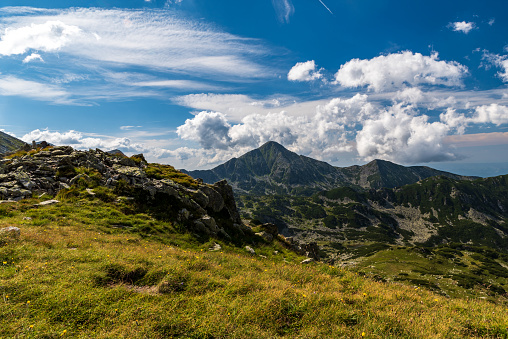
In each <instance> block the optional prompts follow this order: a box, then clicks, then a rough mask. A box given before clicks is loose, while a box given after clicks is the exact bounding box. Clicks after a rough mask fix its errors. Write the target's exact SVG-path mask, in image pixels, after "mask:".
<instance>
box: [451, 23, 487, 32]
mask: <svg viewBox="0 0 508 339" xmlns="http://www.w3.org/2000/svg"><path fill="white" fill-rule="evenodd" d="M493 23H494V22H492V24H493ZM489 24H490V22H489ZM490 25H491V24H490ZM449 26H450V27H451V29H452V30H454V31H455V32H462V33H464V34H467V33H469V32H470V31H471V30H473V29H475V28H476V24H475V23H474V22H466V21H460V22H451V23H450V25H449ZM491 26H492V25H491Z"/></svg>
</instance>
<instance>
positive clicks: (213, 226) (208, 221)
mask: <svg viewBox="0 0 508 339" xmlns="http://www.w3.org/2000/svg"><path fill="white" fill-rule="evenodd" d="M199 221H201V222H202V223H203V224H204V225H205V226H206V228H208V229H209V230H210V232H211V233H212V234H217V232H218V231H219V227H217V223H216V222H215V219H214V218H212V217H211V216H209V215H205V216H203V217H202V218H201V219H199Z"/></svg>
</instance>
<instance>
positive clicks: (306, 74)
mask: <svg viewBox="0 0 508 339" xmlns="http://www.w3.org/2000/svg"><path fill="white" fill-rule="evenodd" d="M322 77H323V75H322V74H321V73H320V72H319V71H316V63H315V62H314V60H310V61H306V62H299V63H297V64H296V65H294V66H293V67H292V68H291V70H290V71H289V73H288V80H291V81H312V80H317V79H320V78H322Z"/></svg>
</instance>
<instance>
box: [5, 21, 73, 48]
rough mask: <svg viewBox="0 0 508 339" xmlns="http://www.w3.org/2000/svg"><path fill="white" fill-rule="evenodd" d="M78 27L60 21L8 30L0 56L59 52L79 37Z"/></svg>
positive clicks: (6, 30)
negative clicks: (33, 52) (34, 52)
mask: <svg viewBox="0 0 508 339" xmlns="http://www.w3.org/2000/svg"><path fill="white" fill-rule="evenodd" d="M80 31H81V30H80V29H79V27H77V26H73V25H67V24H65V23H63V22H61V21H59V20H51V21H46V22H45V23H43V24H31V25H30V26H24V27H20V28H9V27H8V28H6V29H5V32H4V34H3V35H2V36H1V41H0V54H1V55H13V54H24V53H26V52H27V51H29V50H38V51H45V52H50V51H57V50H60V49H61V48H62V47H63V46H65V45H66V44H67V43H68V42H69V41H70V40H71V39H72V38H75V37H77V36H78V35H79V33H80Z"/></svg>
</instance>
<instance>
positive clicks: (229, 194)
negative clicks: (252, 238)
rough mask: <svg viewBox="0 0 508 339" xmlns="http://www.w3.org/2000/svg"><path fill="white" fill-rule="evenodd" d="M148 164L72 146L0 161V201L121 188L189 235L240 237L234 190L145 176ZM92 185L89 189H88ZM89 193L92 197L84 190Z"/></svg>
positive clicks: (224, 185)
mask: <svg viewBox="0 0 508 339" xmlns="http://www.w3.org/2000/svg"><path fill="white" fill-rule="evenodd" d="M148 167H149V165H148V164H147V162H146V160H145V159H144V157H143V156H142V155H136V156H132V157H130V158H128V157H125V156H122V155H118V154H116V153H115V154H108V153H106V152H103V151H101V150H99V149H97V150H90V151H77V150H74V149H73V148H72V147H68V146H60V147H48V148H45V149H43V150H41V151H40V152H36V153H33V154H30V155H25V156H22V157H15V158H12V159H3V160H0V199H3V200H8V201H19V200H21V199H24V198H30V197H32V196H34V195H41V194H49V195H51V196H55V195H56V194H58V193H59V192H60V191H61V190H63V189H67V190H69V189H72V187H77V186H81V187H83V186H86V187H89V186H105V187H108V188H110V189H113V190H117V191H118V190H119V188H120V187H123V189H124V191H126V192H130V193H132V194H131V195H132V197H127V198H126V199H136V200H137V202H141V203H145V204H148V205H157V206H158V208H159V210H160V209H162V210H163V209H164V205H162V206H161V204H164V203H165V202H167V206H166V208H167V211H168V213H167V215H169V216H171V218H172V219H173V221H175V222H178V223H181V224H183V225H185V226H186V227H187V228H188V229H190V230H191V231H193V232H196V233H200V234H206V235H210V236H217V235H222V236H225V237H229V233H231V232H233V233H234V232H239V233H241V234H245V232H248V231H249V230H250V228H249V227H247V226H245V225H243V224H242V221H241V219H240V215H239V213H238V210H237V208H236V203H235V200H234V197H233V190H232V188H231V186H229V185H228V184H227V182H226V181H225V180H223V181H220V182H217V183H216V184H213V185H209V184H202V183H199V182H197V181H196V182H192V185H187V186H185V185H182V184H179V183H178V182H176V181H173V180H171V179H169V178H159V179H158V178H154V177H153V176H152V177H150V176H149V175H148V174H147V168H148ZM91 183H93V185H90V184H91ZM87 192H88V193H89V194H92V195H93V194H94V192H93V190H91V189H88V190H87Z"/></svg>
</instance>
